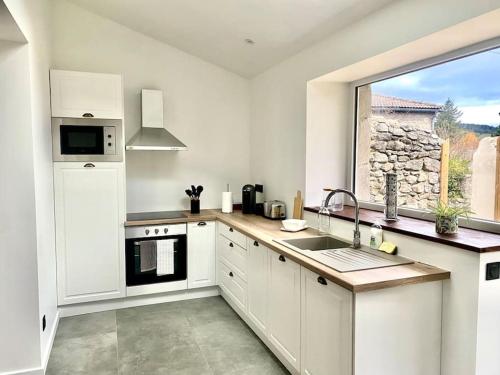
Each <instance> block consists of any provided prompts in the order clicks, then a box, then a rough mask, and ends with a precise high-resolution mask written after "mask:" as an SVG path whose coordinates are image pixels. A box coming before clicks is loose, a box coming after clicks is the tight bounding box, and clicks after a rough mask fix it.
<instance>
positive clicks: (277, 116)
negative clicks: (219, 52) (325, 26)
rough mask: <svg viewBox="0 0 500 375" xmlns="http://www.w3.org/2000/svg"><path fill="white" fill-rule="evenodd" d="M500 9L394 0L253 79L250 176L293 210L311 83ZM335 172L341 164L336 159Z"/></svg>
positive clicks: (301, 181)
mask: <svg viewBox="0 0 500 375" xmlns="http://www.w3.org/2000/svg"><path fill="white" fill-rule="evenodd" d="M499 6H500V1H498V0H491V1H490V0H479V1H469V0H443V1H435V0H402V1H396V2H393V3H391V4H390V5H388V6H387V7H385V8H383V9H381V10H380V11H378V12H377V13H373V14H371V15H369V16H368V17H366V18H364V19H363V20H361V21H360V22H358V23H355V24H353V25H351V26H349V27H346V28H345V29H343V30H341V31H339V32H337V33H335V34H333V35H332V36H331V37H329V38H327V39H325V40H324V41H322V42H320V43H318V44H316V45H314V46H312V47H310V48H308V49H306V50H304V51H302V52H301V53H299V54H297V55H295V56H293V57H291V58H289V59H287V60H285V61H283V62H282V63H280V64H278V65H276V66H274V67H272V68H271V69H269V70H267V71H266V72H264V73H262V74H260V75H259V76H257V77H256V78H254V79H253V80H252V104H253V105H252V126H251V150H252V154H251V168H252V169H251V171H252V177H253V178H254V179H259V180H261V181H262V183H264V185H265V186H266V187H267V190H268V192H269V193H270V194H271V195H272V198H275V199H282V200H285V201H286V202H287V203H288V205H289V206H290V205H291V204H292V203H293V195H294V193H295V191H296V190H297V189H302V190H303V189H304V187H305V131H306V130H305V128H306V84H307V81H309V80H311V79H314V78H316V77H319V76H322V75H324V74H327V73H329V72H332V71H335V70H337V69H339V68H342V67H345V66H348V65H351V64H353V63H355V62H358V61H361V60H364V59H367V58H369V57H371V56H375V55H377V54H379V53H382V52H385V51H388V50H391V49H393V48H396V47H398V46H402V45H404V44H405V43H408V42H410V41H413V40H416V39H418V38H420V37H422V36H425V35H428V34H430V33H433V32H435V31H438V30H441V29H443V28H446V27H448V26H451V25H454V24H456V23H458V22H461V21H463V20H466V19H469V18H472V17H475V16H477V15H480V14H482V13H485V12H487V11H489V10H493V9H495V8H497V7H499ZM423 20H425V21H423ZM345 126H346V127H347V129H348V130H350V129H349V127H350V124H348V123H346V124H345ZM263 137H265V139H263ZM277 139H281V140H282V144H279V146H277V145H276V142H277ZM342 142H345V139H340V138H339V140H338V142H333V143H332V147H337V146H339V145H340V144H341V143H342ZM331 168H332V169H340V168H342V166H341V165H340V163H337V162H336V161H335V160H332V161H331ZM318 204H319V202H318Z"/></svg>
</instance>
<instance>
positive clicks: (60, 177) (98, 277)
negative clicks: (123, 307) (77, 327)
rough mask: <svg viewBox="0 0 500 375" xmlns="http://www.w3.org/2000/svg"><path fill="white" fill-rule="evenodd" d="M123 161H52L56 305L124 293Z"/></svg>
mask: <svg viewBox="0 0 500 375" xmlns="http://www.w3.org/2000/svg"><path fill="white" fill-rule="evenodd" d="M124 185H125V184H124V165H123V164H122V163H77V162H66V163H54V190H55V217H56V252H57V287H58V301H59V304H60V305H64V304H70V303H79V302H89V301H97V300H102V299H109V298H117V297H124V296H125V238H124V237H125V231H124V226H123V225H124V221H125V199H124V197H125V194H124Z"/></svg>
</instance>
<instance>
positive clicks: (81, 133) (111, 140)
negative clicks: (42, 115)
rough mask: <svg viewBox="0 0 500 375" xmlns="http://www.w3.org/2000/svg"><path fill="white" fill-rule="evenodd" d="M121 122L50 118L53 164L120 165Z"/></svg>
mask: <svg viewBox="0 0 500 375" xmlns="http://www.w3.org/2000/svg"><path fill="white" fill-rule="evenodd" d="M122 137H123V129H122V121H121V120H104V119H95V118H62V117H53V118H52V159H53V160H54V161H83V162H85V161H89V162H92V161H95V162H100V161H104V162H107V161H122V160H123V143H122Z"/></svg>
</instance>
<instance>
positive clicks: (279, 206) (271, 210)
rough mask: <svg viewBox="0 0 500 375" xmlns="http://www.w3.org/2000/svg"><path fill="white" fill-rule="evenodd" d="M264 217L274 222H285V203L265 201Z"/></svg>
mask: <svg viewBox="0 0 500 375" xmlns="http://www.w3.org/2000/svg"><path fill="white" fill-rule="evenodd" d="M264 217H267V218H268V219H274V220H283V219H285V218H286V206H285V202H281V201H265V202H264Z"/></svg>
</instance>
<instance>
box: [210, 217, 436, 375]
mask: <svg viewBox="0 0 500 375" xmlns="http://www.w3.org/2000/svg"><path fill="white" fill-rule="evenodd" d="M230 229H232V230H230ZM241 236H243V234H242V233H240V232H238V231H236V229H234V228H231V227H229V226H227V225H225V226H224V227H222V230H221V229H219V236H218V238H217V241H218V245H217V251H218V283H219V286H220V289H221V290H222V295H223V297H224V298H225V299H226V300H227V301H228V302H229V303H230V305H231V306H233V308H234V309H235V311H236V312H237V313H238V314H239V315H240V316H241V317H242V318H243V320H245V321H246V322H247V323H248V325H249V326H250V327H251V328H252V329H253V330H254V331H255V332H256V334H257V335H258V336H259V337H260V338H261V339H262V340H263V341H264V342H265V344H266V345H268V346H269V348H270V349H271V351H273V352H274V353H275V354H276V356H277V357H278V358H279V359H280V360H281V361H282V362H283V364H284V365H285V366H286V368H287V369H288V370H289V371H290V372H291V373H292V374H294V375H297V374H302V375H401V374H405V375H438V374H439V371H440V353H441V306H442V282H441V281H435V282H428V283H420V284H414V285H403V286H399V287H393V288H385V289H380V290H373V291H363V292H359V293H352V292H351V291H349V290H347V289H344V288H342V287H341V286H339V285H337V284H335V283H334V282H332V281H330V280H326V279H324V278H323V277H320V275H318V274H316V273H314V272H312V271H310V270H309V269H307V268H305V267H302V266H300V265H299V264H297V263H295V262H293V261H292V260H290V259H289V258H287V257H285V256H283V255H280V254H279V253H277V252H276V251H274V250H272V249H269V248H266V247H265V246H263V245H262V244H261V243H259V242H258V241H254V240H253V239H251V238H248V237H247V238H246V248H243V245H242V243H243V242H242V240H241ZM235 239H237V240H238V243H236V242H235ZM231 243H232V244H233V246H230V244H231ZM415 363H418V364H419V365H418V366H416V365H415Z"/></svg>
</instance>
